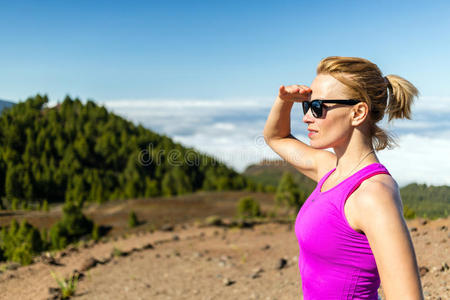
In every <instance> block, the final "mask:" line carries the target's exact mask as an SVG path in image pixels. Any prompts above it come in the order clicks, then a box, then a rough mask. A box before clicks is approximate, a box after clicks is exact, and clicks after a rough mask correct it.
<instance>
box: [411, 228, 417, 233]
mask: <svg viewBox="0 0 450 300" xmlns="http://www.w3.org/2000/svg"><path fill="white" fill-rule="evenodd" d="M409 231H411V232H416V231H417V227H411V228H410V229H409Z"/></svg>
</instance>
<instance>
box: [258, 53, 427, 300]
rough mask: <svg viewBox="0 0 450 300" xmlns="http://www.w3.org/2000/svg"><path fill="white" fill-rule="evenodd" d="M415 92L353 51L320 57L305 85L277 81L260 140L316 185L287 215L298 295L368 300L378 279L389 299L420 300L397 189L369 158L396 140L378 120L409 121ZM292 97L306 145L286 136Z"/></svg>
mask: <svg viewBox="0 0 450 300" xmlns="http://www.w3.org/2000/svg"><path fill="white" fill-rule="evenodd" d="M417 95H418V91H417V89H416V88H415V87H414V86H413V85H412V84H411V83H410V82H408V81H407V80H405V79H403V78H402V77H399V76H396V75H388V76H385V77H384V76H383V75H382V73H381V71H380V70H379V68H378V67H377V65H375V64H374V63H372V62H370V61H368V60H366V59H362V58H357V57H336V56H333V57H327V58H325V59H323V60H322V61H321V62H320V63H319V66H318V68H317V76H316V78H315V79H314V81H313V82H312V84H311V86H310V87H308V86H306V85H290V86H281V87H280V89H279V95H278V97H277V99H276V100H275V103H274V104H273V107H272V109H271V111H270V114H269V116H268V119H267V122H266V125H265V128H264V138H265V141H266V143H267V144H268V145H269V146H270V147H271V148H272V149H273V150H274V151H275V152H276V153H278V154H279V155H280V156H281V157H282V158H284V159H285V160H286V161H287V162H289V163H290V164H292V165H293V166H294V167H295V168H296V169H297V170H299V171H300V172H301V173H303V174H304V175H305V176H308V177H309V178H311V179H313V180H314V181H316V182H318V184H317V186H316V188H315V190H314V191H313V192H312V193H311V195H310V196H309V197H308V199H307V200H306V202H305V203H304V205H303V206H302V208H301V209H300V211H299V213H298V215H297V219H296V222H295V233H296V236H297V239H298V244H299V262H298V266H299V269H300V276H301V279H302V290H303V296H304V299H305V300H312V299H320V300H322V299H374V300H376V299H378V294H377V290H378V288H379V286H380V282H381V285H382V287H383V291H384V293H385V295H386V299H388V300H396V299H402V300H406V299H423V295H422V287H421V282H420V277H419V272H418V266H417V261H416V256H415V253H414V248H413V244H412V242H411V237H410V235H409V231H408V228H407V226H406V223H405V220H404V218H403V213H402V212H403V209H402V202H401V198H400V193H399V187H398V185H397V183H396V181H395V180H394V179H393V178H392V176H391V175H390V174H389V171H388V170H387V169H386V168H385V167H384V166H383V164H381V163H380V161H379V160H378V158H377V155H376V151H380V150H383V149H385V148H392V147H393V145H395V140H394V139H393V138H392V137H391V136H390V135H389V134H387V133H386V132H385V131H383V129H381V128H380V127H378V126H377V122H379V121H380V120H381V119H383V116H384V115H385V114H387V116H388V119H389V121H391V120H392V119H394V118H408V119H410V115H411V104H412V102H413V99H414V98H415V97H416V96H417ZM294 102H301V105H302V107H303V112H304V116H303V122H304V123H306V125H307V129H308V131H309V134H308V137H309V141H310V145H307V144H305V143H303V142H301V141H299V140H298V139H296V138H295V137H294V136H292V134H291V129H290V113H291V109H292V106H293V104H294ZM327 148H333V150H334V153H332V152H330V151H327V150H324V149H327ZM405 163H407V162H405Z"/></svg>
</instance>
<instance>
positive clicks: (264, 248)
mask: <svg viewBox="0 0 450 300" xmlns="http://www.w3.org/2000/svg"><path fill="white" fill-rule="evenodd" d="M269 249H270V245H269V244H267V245H265V246H263V247H262V248H261V250H269Z"/></svg>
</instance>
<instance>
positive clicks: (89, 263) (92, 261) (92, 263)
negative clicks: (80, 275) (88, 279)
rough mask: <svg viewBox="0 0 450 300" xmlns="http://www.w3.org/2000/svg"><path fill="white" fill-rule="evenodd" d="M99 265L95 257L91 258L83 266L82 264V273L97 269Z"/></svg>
mask: <svg viewBox="0 0 450 300" xmlns="http://www.w3.org/2000/svg"><path fill="white" fill-rule="evenodd" d="M97 263H98V260H96V259H95V258H93V257H89V258H88V259H86V260H85V261H84V262H83V263H82V264H81V268H80V270H81V272H85V271H87V270H89V269H91V268H93V267H95V266H96V265H97Z"/></svg>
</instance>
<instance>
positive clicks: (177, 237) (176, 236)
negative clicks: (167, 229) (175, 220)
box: [172, 234, 180, 241]
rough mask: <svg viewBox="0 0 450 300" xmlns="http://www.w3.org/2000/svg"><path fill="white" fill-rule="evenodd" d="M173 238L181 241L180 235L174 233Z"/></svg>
mask: <svg viewBox="0 0 450 300" xmlns="http://www.w3.org/2000/svg"><path fill="white" fill-rule="evenodd" d="M172 240H173V241H179V240H180V237H179V236H178V235H176V234H175V235H174V236H173V237H172Z"/></svg>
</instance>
